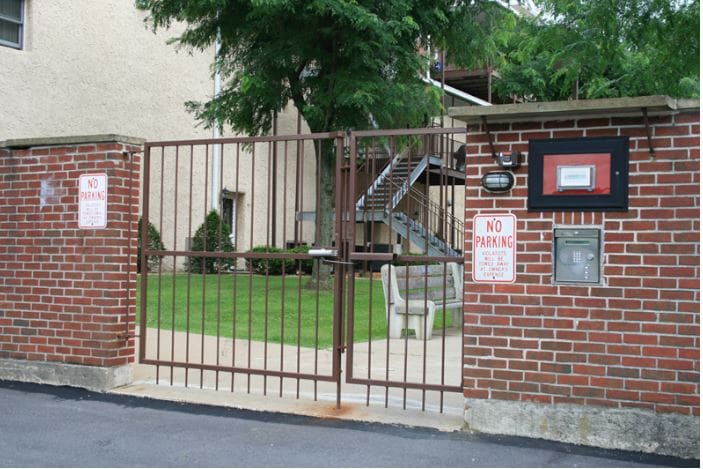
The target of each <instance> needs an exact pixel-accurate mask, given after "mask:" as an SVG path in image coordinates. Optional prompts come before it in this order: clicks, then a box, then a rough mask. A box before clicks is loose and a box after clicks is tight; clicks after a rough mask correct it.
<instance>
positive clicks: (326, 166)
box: [313, 140, 339, 288]
mask: <svg viewBox="0 0 703 469" xmlns="http://www.w3.org/2000/svg"><path fill="white" fill-rule="evenodd" d="M315 156H316V158H317V161H318V165H317V168H318V169H317V170H318V172H319V173H318V180H319V184H320V185H319V190H320V193H319V207H318V218H317V220H316V223H317V227H316V231H317V232H316V234H317V237H316V239H317V244H318V245H319V246H322V247H332V245H333V243H334V241H335V234H336V233H335V169H336V164H337V162H336V151H335V145H334V140H324V141H322V143H321V144H320V145H315ZM337 189H338V188H337ZM335 248H337V249H339V246H335ZM331 273H332V265H331V264H329V263H326V262H322V261H321V260H320V261H319V270H318V269H317V268H316V269H314V270H313V283H314V284H315V285H317V282H318V280H319V282H320V285H321V286H322V287H324V288H331V287H332V279H331Z"/></svg>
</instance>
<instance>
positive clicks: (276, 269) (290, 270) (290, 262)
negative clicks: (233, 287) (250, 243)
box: [247, 246, 313, 275]
mask: <svg viewBox="0 0 703 469" xmlns="http://www.w3.org/2000/svg"><path fill="white" fill-rule="evenodd" d="M308 249H310V248H308V247H307V246H297V247H295V248H291V249H281V248H277V247H275V246H255V247H254V248H252V249H251V251H249V252H265V253H297V254H300V253H304V254H307V252H308ZM312 266H313V260H312V259H304V260H300V259H280V258H279V259H263V258H260V259H247V268H248V269H250V270H251V271H252V272H254V273H255V274H259V275H265V274H268V275H281V274H282V273H283V271H284V268H285V273H286V274H295V273H296V272H297V271H298V269H299V268H300V270H301V271H302V272H303V273H304V274H311V273H312Z"/></svg>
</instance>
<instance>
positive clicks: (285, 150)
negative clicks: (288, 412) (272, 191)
mask: <svg viewBox="0 0 703 469" xmlns="http://www.w3.org/2000/svg"><path fill="white" fill-rule="evenodd" d="M274 145H277V144H275V143H274ZM276 156H278V152H276V153H274V158H276ZM274 177H275V175H274ZM287 195H288V145H287V144H286V141H285V140H284V141H283V217H282V220H281V221H282V222H283V223H282V225H283V230H282V231H283V232H282V233H281V244H282V247H283V248H284V249H285V248H286V210H287V208H288V207H287V205H288V204H287V203H286V201H287V199H288V197H287ZM291 260H292V259H291ZM292 261H293V262H295V261H294V260H292ZM288 262H289V261H288V260H286V261H285V263H284V264H283V266H284V267H283V268H282V269H281V367H280V370H281V372H282V371H283V342H284V337H285V334H284V332H285V319H286V311H285V308H286V267H285V266H286V264H287V263H288ZM278 395H279V397H283V376H281V379H280V380H279V389H278Z"/></svg>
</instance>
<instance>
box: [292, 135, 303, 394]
mask: <svg viewBox="0 0 703 469" xmlns="http://www.w3.org/2000/svg"><path fill="white" fill-rule="evenodd" d="M298 135H300V132H298ZM301 143H302V140H298V141H296V142H295V210H294V213H295V218H294V220H295V222H294V225H293V231H294V233H293V244H294V245H295V246H298V243H299V242H301V239H302V236H301V237H298V229H299V222H298V213H299V211H302V208H301V204H300V201H301V198H300V195H301V190H302V184H301V181H300V178H301V173H300V163H301V157H300V147H301ZM297 274H298V308H297V315H298V317H297V319H298V336H297V355H296V357H297V358H296V363H295V370H296V372H297V373H300V345H301V344H300V341H301V332H302V318H303V316H302V314H303V309H302V303H303V277H302V274H303V261H302V260H298V273H297ZM295 398H296V399H300V378H296V380H295Z"/></svg>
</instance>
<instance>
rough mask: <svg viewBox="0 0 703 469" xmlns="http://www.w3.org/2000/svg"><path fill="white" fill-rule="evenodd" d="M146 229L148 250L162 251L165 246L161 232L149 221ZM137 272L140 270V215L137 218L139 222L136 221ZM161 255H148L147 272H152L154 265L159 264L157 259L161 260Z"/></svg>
mask: <svg viewBox="0 0 703 469" xmlns="http://www.w3.org/2000/svg"><path fill="white" fill-rule="evenodd" d="M147 230H148V236H149V244H148V246H149V250H153V251H163V250H165V249H166V248H165V247H164V243H163V242H162V241H161V234H160V233H159V230H157V229H156V227H155V226H154V225H153V224H152V223H151V222H149V226H148V228H147ZM137 246H138V247H137V272H140V273H141V271H142V219H141V217H140V218H139V222H138V223H137ZM161 257H162V256H156V255H155V256H149V257H148V259H147V262H146V270H147V272H152V271H153V270H154V269H156V267H158V265H159V261H160V260H161Z"/></svg>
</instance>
